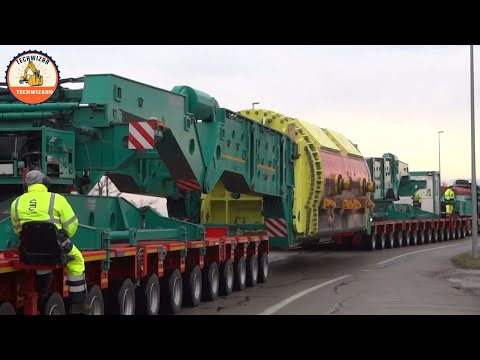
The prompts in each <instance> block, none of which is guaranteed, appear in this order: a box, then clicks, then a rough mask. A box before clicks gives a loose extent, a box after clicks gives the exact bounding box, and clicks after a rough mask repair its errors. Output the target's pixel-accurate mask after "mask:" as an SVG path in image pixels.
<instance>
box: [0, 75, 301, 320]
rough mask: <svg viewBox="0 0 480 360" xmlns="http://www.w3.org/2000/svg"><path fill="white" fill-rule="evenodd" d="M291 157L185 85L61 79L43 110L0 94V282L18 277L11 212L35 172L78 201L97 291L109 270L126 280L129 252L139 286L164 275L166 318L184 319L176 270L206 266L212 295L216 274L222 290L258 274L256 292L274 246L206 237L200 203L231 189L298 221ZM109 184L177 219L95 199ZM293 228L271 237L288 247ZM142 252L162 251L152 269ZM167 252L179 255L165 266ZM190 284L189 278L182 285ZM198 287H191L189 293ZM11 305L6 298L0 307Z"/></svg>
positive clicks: (265, 134) (83, 244)
mask: <svg viewBox="0 0 480 360" xmlns="http://www.w3.org/2000/svg"><path fill="white" fill-rule="evenodd" d="M71 82H74V83H83V88H81V89H68V88H67V87H66V84H68V83H71ZM296 154H297V145H296V144H295V142H294V141H293V140H292V139H291V138H289V137H288V136H286V135H285V134H282V133H281V132H278V131H275V130H273V129H272V128H269V127H267V126H265V125H262V124H259V123H257V122H254V121H251V120H249V119H248V118H246V117H244V116H242V115H240V114H238V113H236V112H233V111H230V110H228V109H225V108H221V107H220V106H219V105H218V103H217V101H216V100H215V99H214V98H212V97H211V96H209V95H207V94H205V93H203V92H201V91H198V90H195V89H193V88H191V87H188V86H177V87H174V88H173V89H172V91H167V90H163V89H160V88H156V87H153V86H150V85H146V84H142V83H139V82H136V81H133V80H129V79H126V78H123V77H120V76H116V75H111V74H95V75H85V76H84V77H83V78H78V79H66V80H62V81H60V85H59V88H58V89H57V90H56V92H55V94H54V95H53V96H52V97H51V98H50V99H49V100H48V102H45V103H42V104H38V105H34V106H32V105H27V104H23V103H19V102H18V101H16V99H15V98H14V97H13V96H12V95H11V94H10V92H9V91H8V90H7V89H5V88H0V185H1V186H0V201H1V203H0V204H1V205H0V210H1V211H0V213H1V217H0V234H1V236H0V282H1V281H4V282H7V280H5V279H4V278H2V274H3V275H5V276H7V275H8V276H10V277H8V282H13V283H16V282H18V281H20V280H19V276H18V274H17V273H18V271H15V269H14V267H12V266H13V265H12V263H11V262H9V261H6V260H5V261H3V262H2V259H6V258H7V252H8V250H9V249H12V248H15V247H16V246H17V245H18V239H17V237H16V236H15V235H14V234H13V232H12V229H11V223H10V218H9V211H10V204H11V202H12V201H13V199H14V198H15V197H16V196H18V195H19V194H21V193H22V192H23V191H24V188H23V178H24V176H25V174H26V173H27V172H28V171H29V170H32V169H39V170H41V171H43V172H44V173H45V174H47V175H48V176H49V177H50V179H51V183H52V185H51V189H50V190H51V191H53V192H59V193H63V194H65V197H66V198H67V200H68V201H69V202H70V203H71V204H72V207H73V209H74V211H75V213H76V215H77V217H78V218H79V222H80V225H79V230H78V232H77V234H76V235H75V238H74V242H75V244H76V245H77V246H78V248H79V249H80V250H82V251H84V252H85V254H86V255H85V257H86V259H87V260H86V261H89V260H88V259H89V258H91V259H101V263H102V266H101V269H102V274H103V275H102V276H100V275H99V274H97V272H98V269H97V268H96V267H95V269H88V267H87V273H89V274H90V275H88V274H87V278H88V277H89V276H91V277H90V279H92V278H97V277H98V279H97V280H98V281H97V280H95V281H93V283H95V284H96V285H97V286H100V285H101V287H102V289H104V290H105V289H106V288H107V287H108V284H107V280H105V278H107V277H109V276H110V275H111V274H114V275H115V277H116V278H118V277H119V276H123V277H122V279H124V280H122V281H127V280H128V279H125V276H127V275H126V274H127V272H126V271H127V270H126V269H127V265H126V263H122V261H123V260H121V259H120V258H121V257H123V256H127V255H129V254H134V255H135V259H136V261H135V263H136V265H135V266H134V267H132V270H131V273H129V275H128V277H129V278H131V280H132V281H133V282H136V283H137V284H140V285H141V286H146V285H145V283H148V284H150V282H148V281H147V280H146V279H147V278H146V276H148V275H149V272H151V271H153V272H154V274H155V273H157V274H158V276H159V277H160V276H161V275H162V274H163V271H164V268H165V271H167V270H168V271H169V274H170V275H169V276H170V277H169V278H167V279H166V281H167V283H166V289H167V292H168V293H169V294H170V295H169V296H170V298H169V299H170V300H171V301H173V302H175V301H176V302H175V304H174V305H175V306H173V305H172V306H170V308H171V309H170V310H171V312H176V311H178V309H176V308H175V307H177V308H178V296H173V295H172V294H173V292H174V291H177V290H176V287H175V286H176V285H173V288H172V287H171V286H172V285H171V284H176V279H177V277H175V276H176V275H175V274H176V271H181V272H182V273H183V272H184V271H190V273H189V274H193V273H195V274H196V272H195V271H196V270H195V266H199V267H204V266H206V267H205V271H206V273H204V275H205V277H207V276H208V279H204V284H203V286H204V287H205V286H206V285H205V281H206V282H207V288H208V286H210V295H211V296H210V297H211V299H213V298H214V297H215V296H213V295H212V294H213V292H215V288H216V287H217V288H218V278H217V280H215V276H218V274H215V272H216V271H217V272H218V271H220V272H221V273H222V274H221V275H222V276H224V277H225V278H226V279H227V280H225V286H223V287H224V288H225V289H226V290H225V291H224V292H226V293H227V294H228V293H229V291H231V287H232V284H231V282H232V281H233V280H232V279H233V278H231V276H230V275H231V274H233V273H235V284H236V285H235V286H237V287H238V288H239V289H242V288H243V286H244V283H245V276H244V274H245V271H247V275H248V274H250V276H251V277H250V278H249V279H250V281H247V283H248V282H250V284H251V285H255V283H256V281H257V278H256V276H257V275H256V273H257V270H258V280H259V281H262V279H263V280H266V276H267V264H268V260H267V254H268V238H266V237H263V238H262V237H251V238H245V237H243V238H236V239H229V238H225V236H226V235H228V234H226V233H223V232H222V229H218V228H214V229H206V228H205V227H204V226H202V225H199V224H198V220H199V215H198V214H199V208H198V206H197V205H198V200H199V199H200V194H201V193H202V192H203V193H209V192H210V191H212V189H214V187H215V186H216V185H217V184H218V183H222V186H224V187H225V188H227V189H228V190H229V191H231V192H233V193H238V194H249V195H255V196H261V197H262V198H263V209H262V211H263V214H264V216H265V217H267V218H272V219H278V220H279V221H285V219H291V218H292V201H293V187H294V177H293V163H294V161H295V159H296V158H297V156H296ZM267 163H268V166H266V164H267ZM104 176H107V177H108V179H110V180H111V181H112V182H113V183H114V184H115V185H116V187H117V188H118V189H119V190H120V191H121V192H128V193H136V194H140V195H142V194H143V195H154V196H159V197H165V198H167V199H168V210H169V215H170V218H166V217H162V216H160V215H159V214H158V213H157V212H155V211H154V210H152V209H150V208H140V209H137V208H136V207H134V206H133V205H132V204H130V203H129V202H127V201H126V200H124V199H122V198H117V197H97V196H89V195H88V193H89V191H90V190H91V189H92V188H93V187H94V186H95V185H96V184H97V183H98V181H99V180H100V179H101V178H102V177H104ZM178 219H182V220H187V221H181V220H178ZM195 222H197V223H195ZM287 229H288V231H287V232H286V233H285V234H284V236H281V237H277V238H276V239H275V240H276V241H277V242H279V243H280V244H282V245H283V246H286V247H288V246H290V245H291V244H293V236H292V228H291V225H290V224H289V222H288V221H287ZM210 230H211V231H210ZM209 231H210V232H209ZM152 244H156V245H155V246H156V248H152V246H153V245H152ZM167 245H168V246H167ZM240 245H243V246H240ZM208 246H210V247H211V248H214V247H215V249H216V250H215V251H213V250H212V251H210V250H211V248H208ZM178 249H181V251H180V252H179V253H178V256H177V254H176V250H178ZM140 250H141V251H140ZM2 251H3V252H5V253H3V254H2ZM142 251H143V252H144V253H142V254H146V253H147V252H150V253H155V254H157V253H158V254H157V255H155V256H157V258H155V260H154V261H153V263H152V261H149V264H150V265H148V266H147V265H145V261H146V260H147V258H146V257H145V256H146V255H145V256H143V255H141V254H140V253H141V252H142ZM167 251H170V252H171V254H173V255H168V254H167V255H166V258H165V254H166V252H167ZM139 252H140V253H139ZM161 254H163V255H162V256H161ZM169 254H170V253H169ZM257 255H258V258H257ZM150 256H153V254H150V255H149V257H150ZM230 258H231V263H229V261H230V260H229V259H230ZM92 261H93V260H92ZM157 263H158V264H157ZM216 263H218V269H217V267H216V266H217V264H216ZM122 264H123V265H122ZM152 264H157V265H158V266H157V265H152ZM189 264H190V265H189ZM220 265H222V266H220ZM95 266H96V265H95ZM151 266H154V267H153V268H152V267H151ZM189 266H190V267H191V269H190V270H189V269H188V267H189ZM149 267H150V268H149ZM233 267H234V269H233ZM177 268H178V270H176V269H177ZM245 268H248V269H247V270H245ZM257 268H258V269H257ZM2 269H3V270H2ZM262 269H263V272H262ZM233 270H234V271H233ZM109 271H110V275H108V272H109ZM12 274H14V275H12ZM15 274H17V275H15ZM142 274H143V275H142ZM242 274H243V275H242ZM252 274H255V275H252ZM112 276H113V275H112ZM142 276H144V278H142ZM195 276H196V275H195ZM100 278H101V281H100ZM172 279H173V280H172ZM195 279H196V277H194V276H193V275H192V276H191V278H187V279H184V285H185V282H187V281H190V282H191V284H194V283H195V281H196V280H195ZM220 279H221V278H220ZM231 280H232V281H231ZM247 280H248V279H247ZM169 281H170V283H171V284H170V283H169ZM215 281H217V285H215V284H216V282H215ZM122 284H123V285H122V286H121V287H120V286H116V287H114V289H115V290H112V291H114V292H115V291H116V292H115V294H116V295H115V296H117V297H114V299H117V298H118V291H121V290H122V289H125V286H127V285H128V284H127V285H125V284H126V283H122ZM142 284H143V285H142ZM169 284H170V285H169ZM196 284H198V283H196ZM12 286H13V285H12ZM195 286H196V285H192V287H190V288H189V287H188V286H187V287H186V290H185V291H187V292H188V291H190V293H193V292H194V291H193V289H194V288H195V289H197V288H196V287H195ZM127 287H128V286H127ZM220 287H222V285H221V286H220ZM229 289H230V290H229ZM217 290H218V289H217ZM195 293H197V290H195ZM177 294H178V292H177ZM8 296H9V298H8V299H10V300H9V301H10V302H12V303H15V302H16V301H19V300H18V299H17V298H19V297H17V294H9V295H8ZM142 296H143V295H142ZM15 299H17V300H15ZM162 299H163V298H162ZM172 299H173V300H172ZM175 299H176V300H175ZM180 299H181V296H180ZM4 300H5V299H2V297H1V296H0V305H1V303H2V301H4ZM170 300H169V301H170ZM174 300H175V301H174ZM115 301H116V300H115ZM115 301H114V302H115ZM172 304H173V303H172ZM119 306H120V307H121V306H122V305H119ZM172 307H173V309H172ZM32 311H33V310H32ZM120 312H121V311H120ZM117 313H118V308H117Z"/></svg>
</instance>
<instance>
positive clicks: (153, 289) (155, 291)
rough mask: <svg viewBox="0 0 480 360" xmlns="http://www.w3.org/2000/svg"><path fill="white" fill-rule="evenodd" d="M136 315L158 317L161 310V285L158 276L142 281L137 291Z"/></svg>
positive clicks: (151, 276) (153, 275) (154, 275)
mask: <svg viewBox="0 0 480 360" xmlns="http://www.w3.org/2000/svg"><path fill="white" fill-rule="evenodd" d="M135 305H136V306H135V314H140V315H157V314H158V311H159V310H160V283H159V281H158V276H157V274H151V275H150V276H149V277H148V278H147V277H145V278H143V279H142V281H141V283H140V286H139V287H137V288H136V289H135Z"/></svg>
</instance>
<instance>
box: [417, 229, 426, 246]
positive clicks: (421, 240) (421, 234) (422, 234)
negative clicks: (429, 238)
mask: <svg viewBox="0 0 480 360" xmlns="http://www.w3.org/2000/svg"><path fill="white" fill-rule="evenodd" d="M424 243H425V231H424V230H417V244H418V245H423V244H424Z"/></svg>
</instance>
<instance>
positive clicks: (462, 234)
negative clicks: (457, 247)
mask: <svg viewBox="0 0 480 360" xmlns="http://www.w3.org/2000/svg"><path fill="white" fill-rule="evenodd" d="M466 236H467V227H466V226H462V227H461V229H460V237H461V238H462V239H465V237H466Z"/></svg>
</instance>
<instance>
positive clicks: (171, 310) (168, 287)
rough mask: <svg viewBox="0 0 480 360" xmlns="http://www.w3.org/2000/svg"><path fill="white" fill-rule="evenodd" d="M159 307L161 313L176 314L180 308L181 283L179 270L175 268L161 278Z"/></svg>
mask: <svg viewBox="0 0 480 360" xmlns="http://www.w3.org/2000/svg"><path fill="white" fill-rule="evenodd" d="M160 295H161V297H160V298H161V302H160V309H161V311H162V313H168V314H177V313H178V312H180V310H181V309H182V298H183V283H182V274H181V273H180V270H178V269H175V270H174V271H172V272H171V273H170V275H169V276H166V277H164V278H163V279H162V284H161V291H160Z"/></svg>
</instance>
